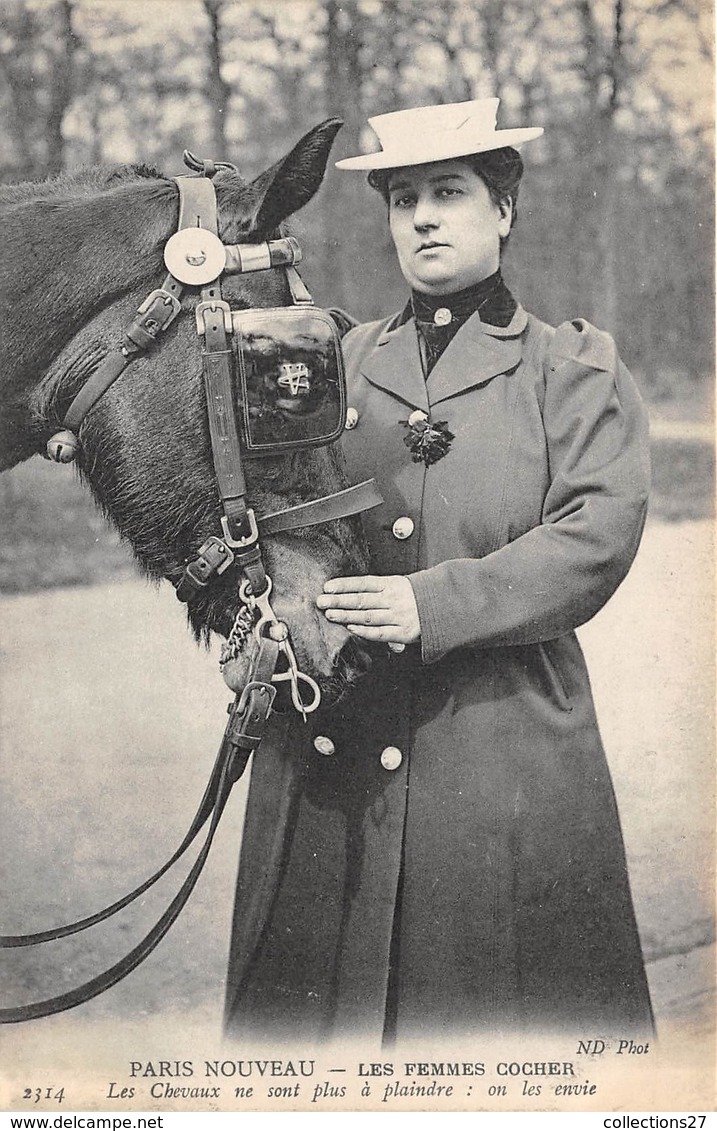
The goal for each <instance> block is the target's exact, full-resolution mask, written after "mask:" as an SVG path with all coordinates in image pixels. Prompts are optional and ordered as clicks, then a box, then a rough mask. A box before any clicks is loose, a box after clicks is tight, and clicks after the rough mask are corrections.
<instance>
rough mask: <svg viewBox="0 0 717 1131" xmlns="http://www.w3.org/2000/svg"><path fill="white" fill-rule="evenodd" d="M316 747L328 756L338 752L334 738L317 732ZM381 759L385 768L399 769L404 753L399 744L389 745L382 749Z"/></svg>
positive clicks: (319, 751) (320, 752)
mask: <svg viewBox="0 0 717 1131" xmlns="http://www.w3.org/2000/svg"><path fill="white" fill-rule="evenodd" d="M314 749H315V750H316V751H318V753H319V754H323V755H325V756H326V757H330V756H331V755H332V754H335V753H336V746H335V745H334V742H333V739H331V738H329V737H328V736H327V735H325V734H317V736H316V738H315V739H314ZM380 761H381V765H382V766H383V768H384V770H397V769H398V767H399V766H400V765H401V762H402V761H403V754H402V753H401V751H400V750H399V749H398V747H397V746H387V747H386V748H385V749H384V750H382V751H381V759H380Z"/></svg>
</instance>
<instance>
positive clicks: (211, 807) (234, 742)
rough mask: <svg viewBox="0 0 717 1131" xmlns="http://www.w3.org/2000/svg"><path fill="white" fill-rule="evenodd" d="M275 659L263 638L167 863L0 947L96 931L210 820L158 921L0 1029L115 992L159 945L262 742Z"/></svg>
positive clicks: (3, 1018) (4, 1020) (8, 1014)
mask: <svg viewBox="0 0 717 1131" xmlns="http://www.w3.org/2000/svg"><path fill="white" fill-rule="evenodd" d="M278 654H279V644H278V643H277V642H276V641H274V640H271V639H270V638H269V637H262V638H261V640H260V641H259V648H258V653H257V657H256V659H255V662H254V665H253V670H252V678H251V680H250V682H249V683H248V685H247V687H246V688H245V689H244V691H243V692H242V694H241V695H240V696H239V695H237V697H236V699H235V701H234V704H233V705H232V707H231V708H230V715H229V722H228V723H227V726H226V730H225V732H224V738H223V739H222V744H221V746H220V748H219V753H218V755H217V759H216V762H215V764H214V768H213V770H212V774H211V777H210V779H209V784H208V785H207V788H206V790H205V793H204V796H203V798H202V801H201V803H200V805H199V809H198V810H197V813H196V816H195V817H194V820H193V821H192V824H191V826H190V828H189V831H188V832H187V835H186V836H185V838H184V840H183V841H182V843H181V845H180V846H179V848H178V849H177V851H176V852H175V853H174V854H173V855H172V856H171V857H170V859H169V860H168V861H167V863H166V864H165V865H164V866H163V867H162V868H160V869H159V871H158V872H155V873H154V875H153V876H151V877H150V878H149V879H148V880H146V881H145V882H144V883H143V884H141V885H140V886H139V887H138V888H135V889H134V891H132V892H130V893H129V894H128V895H126V896H124V897H123V898H122V899H119V900H117V901H116V902H115V903H113V904H111V905H110V906H109V907H106V908H104V909H103V910H102V911H99V912H97V913H96V914H95V915H89V916H87V917H86V918H85V919H79V920H77V921H76V922H74V923H69V924H67V925H66V926H63V927H56V928H54V929H52V930H49V931H40V932H38V933H37V934H34V935H8V936H5V937H3V938H0V946H2V947H5V948H9V947H19V946H34V945H37V944H38V943H43V942H51V941H53V940H54V939H60V938H64V937H66V936H67V935H72V934H76V933H77V932H79V931H83V930H86V929H87V928H88V927H92V926H95V925H96V924H97V923H101V922H102V921H103V920H105V919H108V918H110V916H111V915H114V914H116V913H117V912H118V911H121V910H122V909H123V908H125V907H127V906H128V905H129V904H130V903H132V902H133V901H134V900H135V899H137V898H138V897H139V896H140V895H142V894H143V893H144V892H145V891H147V890H148V889H149V888H150V887H151V886H152V885H153V884H154V883H156V882H157V880H158V879H160V877H161V876H163V875H164V874H165V873H166V872H167V871H168V870H169V869H170V868H171V867H172V865H173V864H175V863H176V862H177V860H179V858H180V856H182V855H183V853H184V852H185V851H186V849H187V848H188V847H189V845H190V844H191V843H192V842H193V841H194V840H195V838H196V836H197V834H198V833H199V831H200V830H201V828H202V827H203V826H204V825H205V824H206V822H207V820H208V819H209V818H210V817H211V822H210V825H209V829H208V831H207V835H206V838H205V840H204V844H203V845H202V848H201V850H200V852H199V854H198V856H197V858H196V860H195V862H194V864H193V865H192V867H191V869H190V871H189V873H188V875H187V877H186V879H185V880H184V882H183V883H182V885H181V887H180V889H179V891H178V892H177V894H176V896H175V897H174V899H173V900H172V901H171V903H170V904H169V906H168V907H167V909H166V910H165V912H164V914H163V915H161V916H160V918H159V919H158V921H157V922H156V923H155V925H154V926H153V927H152V928H151V930H150V931H148V932H147V934H146V935H145V936H144V938H143V939H142V940H141V941H140V942H139V943H138V944H137V946H135V947H134V948H133V949H132V950H131V951H130V952H129V953H128V954H126V955H125V956H124V957H123V958H121V959H120V960H119V962H116V963H115V964H114V965H113V966H111V967H109V968H108V969H107V970H104V971H103V972H102V973H101V974H98V975H97V976H96V977H95V978H91V979H90V980H89V981H87V982H83V983H82V985H80V986H77V987H76V988H75V989H73V990H68V991H67V993H64V994H58V995H57V996H56V997H52V998H46V999H44V1000H43V1001H35V1002H31V1003H30V1004H29V1005H18V1006H11V1007H8V1008H5V1009H0V1024H3V1025H10V1024H15V1023H17V1022H21V1021H34V1020H37V1019H38V1018H40V1017H49V1016H50V1015H51V1014H53V1013H62V1012H64V1011H65V1010H67V1009H74V1008H75V1007H76V1006H78V1005H82V1004H83V1003H84V1002H86V1001H89V1000H90V999H91V998H93V997H97V996H98V995H99V994H101V993H104V992H105V990H108V989H111V987H112V986H115V985H116V984H117V983H118V982H119V981H121V980H122V979H123V978H125V977H126V976H127V975H128V974H130V973H131V972H132V971H133V970H134V969H136V967H137V966H139V965H140V963H141V962H143V961H144V960H145V958H147V957H148V956H149V955H150V954H151V953H152V951H153V950H154V949H155V947H156V946H157V945H158V944H159V943H160V942H161V941H162V939H163V938H164V936H165V935H166V934H167V932H168V930H169V929H170V927H171V926H172V924H173V923H174V922H175V921H176V920H177V918H178V916H179V914H180V913H181V911H182V909H183V907H184V905H185V904H186V902H187V900H188V899H189V897H190V895H191V894H192V891H193V890H194V888H195V886H196V883H197V880H198V879H199V877H200V875H201V873H202V869H203V868H204V865H205V863H206V860H207V857H208V856H209V850H210V848H211V846H212V841H213V840H214V834H215V833H216V830H217V828H218V825H219V821H220V819H221V816H222V813H223V812H224V808H225V806H226V803H227V801H228V799H229V795H230V793H231V790H232V786H233V785H234V783H235V782H236V781H238V780H239V778H240V777H241V776H242V774H243V773H244V770H245V769H246V765H247V762H248V760H249V756H250V754H251V752H252V750H254V749H255V747H256V746H258V744H259V742H260V741H261V738H262V737H263V734H264V729H265V727H266V723H267V720H268V717H269V712H270V710H271V705H272V703H273V700H274V695H275V694H276V688H275V687H274V686H273V684H272V682H271V678H272V676H273V674H274V670H275V668H276V664H277V659H278Z"/></svg>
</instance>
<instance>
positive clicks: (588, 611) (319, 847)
mask: <svg viewBox="0 0 717 1131" xmlns="http://www.w3.org/2000/svg"><path fill="white" fill-rule="evenodd" d="M344 352H345V356H346V361H347V376H348V384H349V404H350V405H351V406H352V408H354V409H355V410H356V411H357V412H358V422H357V424H356V425H355V427H353V428H351V429H350V430H347V431H346V433H345V437H344V440H345V443H344V446H345V451H346V457H347V461H348V467H349V472H350V475H351V481H356V480H358V479H359V478H361V477H366V476H367V475H370V474H372V475H375V476H376V477H377V479H378V482H379V486H380V488H381V490H382V492H383V495H384V499H385V502H384V504H383V505H382V506H381V507H379V508H376V509H375V510H373V511H371V512H369V513H368V514H367V515H366V528H367V534H368V538H369V544H370V548H371V553H372V570H373V572H374V573H377V574H382V575H389V574H405V575H408V576H409V578H410V580H411V583H412V586H413V589H414V593H415V596H416V600H417V604H418V610H419V617H420V624H421V638H420V643H418V644H416V645H411V646H409V647H407V648H406V649H405V650H404V651H403V652H400V653H396V652H392V651H390V650H389V649H388V648H387V647H386V646H385V645H380V646H378V645H376V646H375V647H373V649H372V650H373V654H374V664H373V667H372V669H371V672H370V674H369V675H368V676H367V677H366V678H365V679H364V680H363V681H362V682H361V683H360V684H359V685H358V686H357V687H356V688H355V689H354V691H353V693H352V694H351V695H350V696H348V697H347V699H346V700H345V701H344V702H342V703H341V704H339V706H338V707H336V708H334V709H332V710H327V711H323V712H320V713H319V714H318V715H316V716H312V718H311V721H310V725H309V726H308V727H305V726H303V724H299V725H296V724H295V723H294V721H293V720H291V719H290V718H287V717H282V718H279V717H277V718H275V719H274V720H273V729H272V732H271V734H270V736H269V738H268V739H267V740H265V742H264V744H263V745H262V747H261V748H260V750H259V752H258V754H257V755H256V756H255V760H254V763H255V764H254V768H253V775H252V781H251V787H250V795H249V802H248V810H247V818H246V826H245V833H244V842H243V846H242V855H241V861H240V871H239V879H238V890H237V902H236V910H235V919H234V930H233V937H232V949H231V956H230V965H229V984H228V997H227V1029H228V1031H229V1032H230V1033H233V1034H236V1035H240V1034H241V1035H243V1036H247V1037H249V1036H251V1037H261V1036H266V1037H281V1036H286V1037H289V1036H290V1037H291V1039H293V1040H311V1039H321V1038H329V1037H336V1036H342V1037H346V1036H354V1037H361V1038H369V1037H374V1038H376V1039H377V1040H379V1039H381V1037H382V1035H383V1037H384V1038H386V1037H396V1038H397V1039H399V1040H400V1039H402V1038H413V1037H416V1036H417V1035H423V1036H424V1037H425V1036H433V1037H439V1036H440V1037H449V1036H466V1035H470V1034H475V1033H480V1032H486V1031H491V1032H498V1031H501V1032H507V1031H521V1032H525V1031H529V1030H539V1031H541V1032H546V1031H564V1030H572V1031H575V1032H579V1033H583V1034H584V1033H589V1034H600V1035H603V1034H604V1033H605V1032H612V1031H614V1032H619V1033H621V1034H624V1032H626V1031H648V1030H649V1028H650V1025H651V1013H650V1003H649V997H648V991H647V985H646V981H645V974H644V967H643V962H642V956H641V951H640V943H639V938H638V934H637V929H636V925H635V918H634V913H633V908H632V903H631V897H630V891H629V885H628V878H627V872H626V865H625V857H624V849H623V843H622V836H621V831H620V825H619V819H618V814H617V810H616V806H615V800H614V795H613V790H612V785H611V781H610V776H609V772H608V769H607V765H606V762H605V756H604V753H603V749H602V745H601V740H600V735H599V731H598V726H597V721H596V718H595V712H594V707H593V701H592V696H591V691H590V684H589V680H588V674H587V670H586V667H585V663H584V660H583V655H582V652H581V649H580V646H579V644H578V641H577V638H576V636H575V633H574V629H575V628H576V627H577V626H578V625H580V624H582V623H584V622H585V621H587V620H588V619H589V618H590V617H592V616H593V615H594V614H595V613H596V612H597V611H598V610H599V609H600V608H601V606H602V605H603V604H604V603H605V601H607V599H608V598H609V597H610V595H611V594H612V593H613V592H614V590H615V589H616V587H617V586H618V585H619V584H620V582H621V581H622V579H623V578H624V576H625V574H626V572H627V570H628V569H629V567H630V564H631V562H632V560H633V557H634V555H635V552H636V550H637V547H638V543H639V540H640V536H641V532H642V528H643V523H644V517H645V510H646V502H647V494H648V485H649V465H648V440H647V427H646V420H645V414H644V411H643V408H642V405H641V403H640V398H639V395H638V393H637V391H636V389H635V386H634V384H633V381H632V379H631V377H630V375H629V373H628V372H627V370H626V369H625V367H624V365H623V364H622V362H621V361H620V359H619V358H618V355H617V352H616V349H615V345H614V343H613V341H612V339H611V338H610V337H609V336H608V335H607V334H604V333H602V332H600V331H598V330H596V329H594V328H593V327H591V326H590V325H588V324H587V323H586V322H583V321H575V322H572V323H565V324H563V325H562V326H560V327H559V328H558V329H557V330H555V329H553V328H552V327H549V326H546V325H545V324H543V323H541V322H539V321H538V320H537V319H535V318H534V317H532V316H531V315H528V314H526V313H525V311H524V310H522V309H521V308H518V310H517V312H516V314H515V316H514V318H513V320H512V322H511V323H510V325H509V326H508V327H506V328H505V329H498V328H496V327H493V326H489V325H485V324H483V323H481V321H480V318H479V316H478V315H474V316H473V317H471V318H470V319H469V320H468V321H467V322H466V323H465V324H464V325H463V326H462V327H461V329H460V330H459V331H458V333H457V335H456V336H455V338H454V339H453V341H452V342H451V344H450V345H449V346H448V348H447V349H446V350H445V352H444V353H443V355H442V356H441V357H440V359H439V360H438V362H437V364H436V365H435V367H434V368H433V370H432V372H431V374H430V376H429V378H428V380H427V381H426V380H425V379H424V376H423V371H422V367H421V362H420V356H419V350H418V343H417V336H416V329H415V325H414V323H413V322H412V321H411V320H409V321H408V322H406V323H404V324H403V325H401V324H400V322H399V320H398V319H393V320H388V321H384V322H377V323H370V324H367V325H363V326H359V327H357V328H356V329H355V330H353V331H352V332H351V333H350V334H349V335H348V336H347V338H346V339H345V340H344ZM414 409H423V410H425V411H426V412H430V413H431V416H432V418H433V419H434V420H436V421H445V422H446V424H447V427H448V428H449V429H450V431H451V432H452V433H453V434H454V437H455V438H454V440H453V442H452V445H451V448H450V451H449V452H448V454H447V455H446V456H445V457H444V458H442V459H441V460H440V461H438V462H437V463H435V464H434V465H432V466H431V467H429V468H426V467H424V465H423V464H422V463H419V464H417V463H414V462H413V461H412V459H411V453H410V452H409V450H408V448H407V446H406V445H405V444H404V443H403V442H402V441H403V437H404V435H405V430H404V425H403V424H402V421H405V420H406V419H407V417H408V415H409V414H410V413H411V412H412V411H413V410H414ZM399 519H400V520H404V521H402V522H398V524H397V520H399ZM405 520H410V521H405ZM616 646H618V644H617V642H616ZM317 735H320V736H322V737H324V738H330V739H331V742H332V744H333V747H334V753H333V754H328V755H327V754H322V753H321V752H320V751H319V750H317V748H316V746H315V745H314V739H315V737H316V736H317ZM318 745H319V746H320V747H321V746H323V747H324V748H326V743H323V744H322V743H319V744H318ZM329 749H330V747H329Z"/></svg>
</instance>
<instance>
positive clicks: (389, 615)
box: [316, 576, 421, 644]
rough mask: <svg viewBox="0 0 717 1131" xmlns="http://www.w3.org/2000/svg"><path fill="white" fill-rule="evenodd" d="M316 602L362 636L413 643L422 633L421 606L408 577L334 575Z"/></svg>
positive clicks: (332, 616)
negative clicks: (419, 608)
mask: <svg viewBox="0 0 717 1131" xmlns="http://www.w3.org/2000/svg"><path fill="white" fill-rule="evenodd" d="M316 605H317V607H318V608H319V609H321V610H322V611H323V613H324V616H325V617H326V619H327V620H330V621H333V622H334V623H335V624H344V625H346V628H347V629H348V630H349V632H352V633H353V634H354V636H360V637H361V638H362V640H385V641H386V643H390V644H412V643H413V641H414V640H418V638H419V636H420V635H421V624H420V621H419V619H418V606H417V605H416V598H415V597H414V595H413V586H412V585H411V582H410V581H409V580H408V578H407V577H370V576H369V577H333V578H332V579H331V580H330V581H327V582H326V584H325V585H324V591H323V593H322V594H321V596H320V597H318V598H317V600H316Z"/></svg>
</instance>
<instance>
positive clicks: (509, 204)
mask: <svg viewBox="0 0 717 1131" xmlns="http://www.w3.org/2000/svg"><path fill="white" fill-rule="evenodd" d="M512 226H513V201H512V199H511V197H509V196H504V197H503V199H502V200H500V201H499V202H498V235H499V236H500V238H501V239H503V240H504V239H505V238H506V237H507V236H509V235H510V229H511V227H512Z"/></svg>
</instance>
